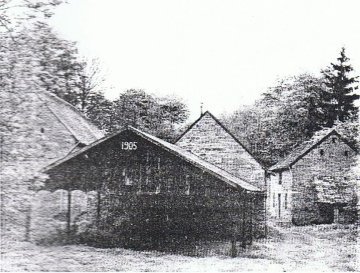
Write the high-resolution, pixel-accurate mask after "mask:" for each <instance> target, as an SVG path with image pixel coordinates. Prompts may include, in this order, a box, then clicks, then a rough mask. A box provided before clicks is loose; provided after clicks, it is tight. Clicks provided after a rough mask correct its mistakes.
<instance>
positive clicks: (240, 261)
mask: <svg viewBox="0 0 360 273" xmlns="http://www.w3.org/2000/svg"><path fill="white" fill-rule="evenodd" d="M357 233H358V230H357V227H356V226H354V225H352V226H342V225H319V226H306V227H290V228H277V229H272V231H271V233H270V235H271V238H268V239H266V240H261V241H256V242H255V243H254V244H253V245H252V246H251V247H250V248H248V249H247V250H246V251H242V252H241V253H239V256H238V257H237V258H230V257H227V256H222V255H215V256H210V257H189V256H184V255H171V254H165V253H159V252H146V251H133V250H128V249H122V248H113V249H101V248H94V247H89V246H83V245H68V246H38V245H34V244H31V243H26V242H17V243H14V242H11V243H10V242H7V243H4V242H3V248H2V251H1V270H2V271H167V272H169V271H191V272H193V271H201V272H219V271H268V270H276V271H278V272H280V271H282V272H288V271H293V270H296V271H323V272H324V271H325V272H330V271H360V262H359V258H360V256H359V254H360V253H359V245H358V238H357V237H358V236H357Z"/></svg>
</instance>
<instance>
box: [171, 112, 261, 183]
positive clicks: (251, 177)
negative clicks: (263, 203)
mask: <svg viewBox="0 0 360 273" xmlns="http://www.w3.org/2000/svg"><path fill="white" fill-rule="evenodd" d="M175 144H176V145H177V146H179V147H181V148H183V149H185V150H187V151H190V152H192V153H193V154H196V155H197V156H199V157H200V158H202V159H204V160H206V161H208V162H211V163H212V164H214V165H216V166H218V167H219V168H221V169H224V170H226V171H227V172H229V173H231V174H232V175H234V176H236V177H239V178H241V179H244V180H246V181H247V182H249V183H250V184H252V185H254V186H256V187H259V188H260V189H262V190H265V188H266V186H265V170H266V169H265V167H264V166H263V165H262V164H261V163H260V161H259V160H258V159H256V157H255V156H254V155H253V154H252V153H251V152H250V151H249V150H248V149H247V148H246V147H245V146H244V145H243V144H242V143H241V142H240V141H239V140H238V139H237V138H236V137H235V136H234V135H233V134H232V133H231V132H230V131H229V130H228V129H227V128H226V127H225V126H224V125H223V124H222V123H221V122H220V121H219V120H218V119H217V118H215V117H214V116H213V115H212V114H211V113H210V112H208V111H207V112H205V113H204V114H202V115H201V116H200V118H199V119H198V120H196V121H195V122H194V123H193V124H192V125H191V126H190V127H189V128H188V129H187V130H186V131H185V132H184V133H183V134H182V135H181V136H180V137H179V138H178V139H177V140H176V142H175Z"/></svg>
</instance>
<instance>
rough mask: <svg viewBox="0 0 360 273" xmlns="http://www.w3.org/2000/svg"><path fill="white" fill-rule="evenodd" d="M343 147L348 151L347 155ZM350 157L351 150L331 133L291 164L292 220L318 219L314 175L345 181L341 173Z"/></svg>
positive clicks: (347, 169) (351, 160)
mask: <svg viewBox="0 0 360 273" xmlns="http://www.w3.org/2000/svg"><path fill="white" fill-rule="evenodd" d="M321 150H322V151H323V152H321ZM345 151H347V152H348V155H347V156H346V155H345ZM320 153H323V155H321V154H320ZM354 158H355V152H354V151H353V150H352V149H351V148H350V147H349V146H348V145H347V144H346V143H344V142H343V141H341V140H340V139H339V138H338V137H337V136H336V135H331V136H330V137H328V138H327V139H326V140H325V141H323V142H322V143H321V144H320V145H318V146H317V147H316V148H314V149H313V150H311V151H310V152H309V153H308V154H306V155H305V156H304V157H303V158H301V159H300V160H299V161H297V162H296V163H295V164H294V165H293V167H292V169H291V171H292V174H293V186H292V192H293V193H292V215H293V221H294V223H296V224H309V223H315V222H318V221H319V220H321V219H320V215H319V207H318V204H317V203H316V196H315V186H314V183H313V181H314V178H315V177H319V176H332V177H334V178H335V179H336V181H337V182H338V183H345V182H344V181H345V180H344V177H347V176H348V173H349V169H350V167H351V165H352V164H353V160H354Z"/></svg>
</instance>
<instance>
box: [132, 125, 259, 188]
mask: <svg viewBox="0 0 360 273" xmlns="http://www.w3.org/2000/svg"><path fill="white" fill-rule="evenodd" d="M129 129H130V130H132V131H135V132H137V133H140V134H141V135H143V136H148V137H150V138H151V139H153V140H155V141H158V142H160V143H161V142H164V143H166V144H167V145H171V146H173V147H174V149H173V150H172V151H174V152H176V151H175V149H179V150H181V151H182V152H183V153H185V154H191V155H192V156H194V157H196V158H197V159H198V160H199V161H203V162H206V164H209V165H211V166H213V167H215V168H216V169H219V170H221V171H223V172H225V173H226V174H227V175H228V176H230V177H232V179H236V180H241V181H243V183H246V184H248V185H247V186H250V188H254V189H256V190H259V189H258V188H257V187H256V186H253V185H251V184H250V183H249V182H248V181H246V180H244V179H243V178H239V177H236V176H234V175H232V174H231V173H229V172H228V171H226V170H224V169H222V168H220V167H218V166H216V165H214V164H212V163H211V162H208V161H206V160H204V159H202V158H201V157H199V156H197V155H195V154H193V153H191V152H188V151H187V150H185V149H183V148H181V147H179V146H177V145H175V144H172V143H169V142H167V141H165V140H163V139H160V138H158V137H156V136H153V135H150V134H148V133H145V132H143V131H141V130H139V129H136V128H134V127H132V126H129ZM180 156H181V155H180ZM192 163H193V164H194V163H196V162H192ZM205 168H206V167H205ZM207 169H208V168H207ZM208 171H210V172H212V171H211V170H209V169H208ZM214 173H215V174H216V175H220V174H218V173H216V172H214ZM220 176H222V175H220ZM239 186H240V187H243V188H245V187H244V186H241V185H239Z"/></svg>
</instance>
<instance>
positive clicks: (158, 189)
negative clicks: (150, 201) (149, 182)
mask: <svg viewBox="0 0 360 273" xmlns="http://www.w3.org/2000/svg"><path fill="white" fill-rule="evenodd" d="M160 190H161V184H160V183H159V184H157V185H156V189H155V193H160Z"/></svg>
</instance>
